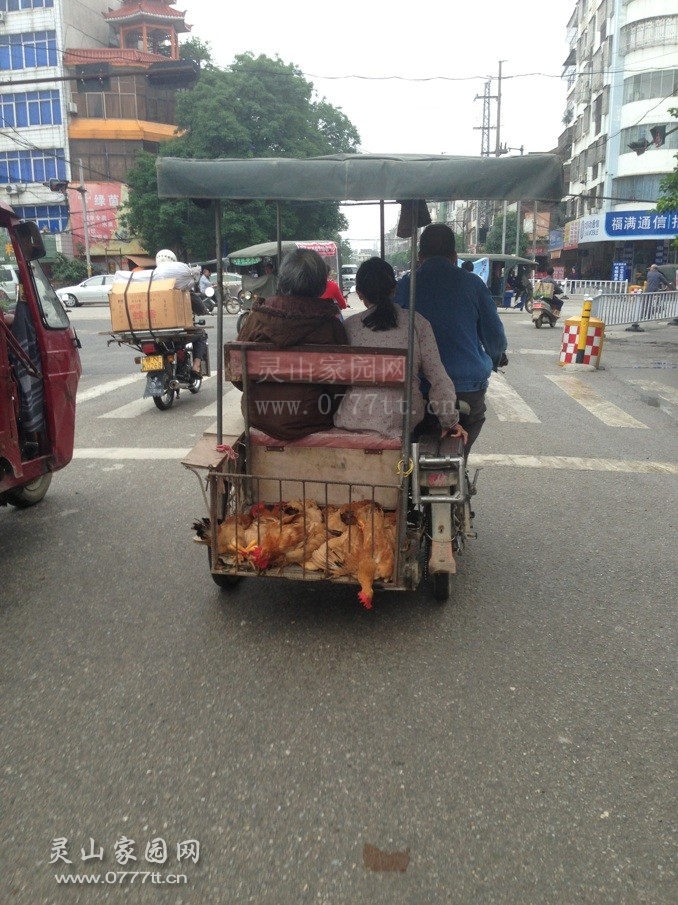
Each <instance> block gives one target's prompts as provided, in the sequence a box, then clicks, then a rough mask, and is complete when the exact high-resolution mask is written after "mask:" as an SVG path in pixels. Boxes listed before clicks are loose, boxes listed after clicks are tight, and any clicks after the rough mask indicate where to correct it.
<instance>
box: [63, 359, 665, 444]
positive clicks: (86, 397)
mask: <svg viewBox="0 0 678 905" xmlns="http://www.w3.org/2000/svg"><path fill="white" fill-rule="evenodd" d="M144 376H145V375H144V374H133V375H127V376H125V377H120V378H117V379H115V380H109V381H106V382H104V383H101V384H98V385H96V386H93V387H89V388H88V389H86V390H82V391H81V392H79V393H78V396H77V402H78V404H79V405H80V404H82V403H87V402H90V401H92V400H95V399H100V398H101V397H103V396H105V395H107V394H115V393H117V392H118V391H120V390H122V389H124V388H125V387H128V386H132V385H134V386H135V387H136V388H138V384H139V382H140V381H142V380H143V379H144ZM544 376H546V377H548V379H549V380H551V381H552V382H553V383H554V384H556V386H558V387H559V388H560V389H561V390H562V391H563V392H564V393H565V394H567V396H568V397H569V398H570V399H572V400H573V401H574V402H576V403H577V404H578V405H581V406H582V407H584V408H585V409H586V410H587V411H588V412H589V413H590V414H591V415H593V416H594V417H595V418H597V419H599V420H600V421H601V422H602V423H603V424H606V425H607V426H608V427H626V428H636V429H644V430H647V425H646V424H644V423H642V422H641V421H639V420H638V419H637V418H634V417H633V416H632V415H630V414H627V413H626V412H625V411H624V410H623V409H621V408H619V407H618V406H616V405H614V404H613V403H611V402H609V401H608V400H606V399H605V398H604V397H603V396H601V395H600V394H599V393H597V392H596V391H595V390H594V389H593V388H592V386H591V385H590V384H589V383H587V382H586V381H585V380H584V379H581V378H579V377H574V376H572V375H570V374H563V373H558V374H546V375H544ZM207 379H208V378H204V381H205V382H206V381H207ZM205 382H204V383H203V387H204V388H205V389H207V388H208V387H207V385H206V383H205ZM624 382H625V383H627V384H630V385H632V386H634V387H639V388H640V389H642V390H645V392H647V393H648V394H651V395H653V396H654V397H656V399H659V400H661V404H660V406H659V407H660V408H662V409H663V410H664V411H668V412H669V413H670V409H671V406H678V390H676V389H674V388H673V387H671V386H670V385H667V384H664V383H661V382H659V381H653V380H648V379H640V378H625V379H624ZM209 395H210V396H212V395H213V394H209ZM240 395H241V394H240V392H239V391H238V390H236V388H235V387H233V386H229V385H226V386H225V387H224V395H223V414H224V417H227V415H228V412H229V411H230V410H231V409H233V410H234V412H237V414H238V416H239V413H240V406H239V399H240ZM139 396H140V397H141V398H137V399H134V400H133V401H132V402H128V403H126V404H125V405H121V406H118V407H114V408H112V409H111V410H109V411H107V412H104V413H103V414H101V415H98V416H97V417H98V418H103V419H111V420H131V419H134V418H139V417H148V416H149V414H154V413H155V407H154V406H153V403H152V400H151V398H150V397H143V396H141V393H140V391H139ZM111 398H112V399H113V398H114V395H113V396H112V397H111ZM201 402H202V396H201V397H198V398H196V399H195V400H193V398H192V397H191V396H190V395H188V394H187V393H182V399H181V400H179V403H178V404H179V405H181V404H182V403H183V405H184V406H185V408H186V414H190V415H192V416H193V417H194V418H201V419H209V420H210V421H214V420H215V419H216V417H217V401H216V399H214V398H213V399H212V401H211V402H208V403H207V404H206V405H200V403H201ZM189 403H190V404H189ZM487 403H488V408H489V409H490V410H491V412H492V413H493V415H494V416H495V417H496V418H497V419H498V420H499V421H501V422H503V423H514V424H518V425H519V424H540V423H541V419H540V417H539V416H538V415H537V413H536V412H535V411H534V410H533V409H532V408H531V407H530V406H529V405H528V404H527V403H526V402H525V400H524V399H523V398H522V396H521V395H520V394H519V393H518V392H517V391H516V390H515V389H514V388H513V387H512V386H511V385H510V384H509V383H508V381H507V379H506V377H505V376H504V375H503V374H493V375H492V377H491V379H490V382H489V386H488V390H487ZM196 404H197V405H199V406H200V407H198V408H196ZM654 405H655V406H656V405H657V402H656V401H655V403H654Z"/></svg>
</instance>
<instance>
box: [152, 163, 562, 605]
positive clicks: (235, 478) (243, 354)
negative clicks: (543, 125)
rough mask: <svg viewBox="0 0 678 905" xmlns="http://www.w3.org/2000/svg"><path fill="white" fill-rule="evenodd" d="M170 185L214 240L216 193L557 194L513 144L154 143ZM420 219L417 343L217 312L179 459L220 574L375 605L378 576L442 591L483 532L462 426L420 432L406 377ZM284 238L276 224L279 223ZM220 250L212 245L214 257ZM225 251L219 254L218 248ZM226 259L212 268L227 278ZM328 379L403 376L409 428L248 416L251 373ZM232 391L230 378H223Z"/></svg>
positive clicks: (350, 196) (555, 166) (163, 181)
mask: <svg viewBox="0 0 678 905" xmlns="http://www.w3.org/2000/svg"><path fill="white" fill-rule="evenodd" d="M157 168H158V190H159V194H160V196H161V197H173V198H176V197H179V198H196V199H200V200H205V199H211V200H212V201H213V203H214V206H215V224H216V237H215V244H216V248H217V249H220V248H221V233H220V222H221V217H220V202H221V200H269V201H272V202H274V203H275V204H276V206H277V208H278V210H277V222H278V224H280V222H281V216H280V206H281V205H282V204H284V203H285V202H286V201H299V200H303V201H326V200H334V201H340V202H346V201H374V200H375V199H376V200H377V201H378V203H379V204H380V209H381V222H382V246H381V247H382V256H383V254H384V236H383V223H384V216H383V211H384V205H385V204H386V203H389V202H390V200H391V199H396V198H397V199H400V201H399V202H398V203H400V204H403V205H404V206H405V207H407V208H409V210H407V211H406V212H405V213H407V215H408V216H409V218H410V222H411V223H416V218H417V212H418V210H419V209H420V200H421V199H425V200H426V201H442V200H449V199H450V198H457V199H459V198H469V199H478V200H504V199H506V200H508V201H517V200H521V199H537V200H541V201H548V200H550V201H555V200H559V199H560V198H561V196H562V166H561V163H560V160H559V159H558V158H557V157H556V156H555V155H549V154H534V155H529V156H527V157H523V156H521V157H515V158H473V157H462V158H459V157H444V156H427V155H418V156H415V155H412V156H388V155H334V156H330V157H321V158H312V159H308V160H298V159H279V158H273V159H268V158H267V159H259V160H217V161H205V160H185V159H181V160H179V159H169V158H159V159H158V163H157ZM417 241H418V229H417V227H416V226H415V227H414V228H413V229H412V238H411V265H412V266H411V275H412V276H411V283H410V303H409V317H410V320H409V327H410V329H409V341H408V348H407V349H402V350H394V349H384V348H379V349H376V348H375V349H365V348H358V347H356V348H350V347H346V346H332V347H330V346H318V347H312V346H304V347H300V348H297V349H285V350H280V349H276V348H272V347H267V346H265V345H263V344H247V343H245V344H239V343H228V344H226V345H225V346H224V344H223V323H222V312H221V310H220V311H219V314H218V320H217V346H218V348H219V349H220V350H223V355H220V356H219V358H218V360H217V383H218V391H217V424H216V429H215V431H214V433H209V432H208V433H206V434H205V435H204V436H203V437H202V439H201V440H200V441H199V443H198V444H197V445H196V446H195V447H194V449H193V450H192V451H191V452H190V453H189V455H188V456H187V457H186V458H185V459H184V462H183V464H184V465H185V466H186V467H187V468H189V469H190V470H191V471H193V472H194V473H195V474H196V475H197V476H198V478H199V480H200V485H201V489H202V493H203V498H204V502H205V505H206V508H207V518H206V519H204V520H203V521H202V522H200V523H197V524H196V526H195V527H196V530H197V533H198V535H199V539H200V540H202V541H203V542H204V543H206V544H207V547H208V560H209V563H210V571H211V574H212V577H213V579H214V581H215V582H216V583H217V584H219V585H220V586H221V587H224V588H230V587H233V585H234V584H236V583H237V582H238V581H240V580H241V579H243V578H245V579H252V578H258V577H260V576H262V575H263V576H267V577H271V578H276V577H279V578H285V579H292V580H302V581H338V582H350V583H353V584H356V585H359V587H360V593H359V596H360V599H361V600H362V602H363V603H364V604H365V605H366V606H370V605H371V601H372V596H371V594H372V590H373V589H374V588H380V587H383V588H388V589H392V590H412V589H416V588H418V587H419V586H420V585H421V584H422V581H423V579H424V578H426V577H428V576H430V583H428V584H429V587H430V590H431V592H432V594H433V596H434V597H435V598H436V599H438V600H445V599H447V598H448V596H449V590H450V576H451V575H452V574H454V572H455V571H456V555H457V554H458V553H459V552H460V551H461V550H462V549H463V547H464V543H465V541H466V539H467V538H469V537H472V536H474V532H473V527H472V512H471V505H470V501H471V497H472V495H473V492H474V490H475V477H474V479H473V480H472V481H470V480H469V478H468V474H467V470H466V465H467V463H466V461H465V458H464V454H463V449H462V448H461V445H460V442H459V441H458V440H455V439H444V440H442V439H440V438H436V437H424V438H422V439H421V440H420V442H418V443H413V442H412V439H411V429H412V427H413V425H412V424H411V417H410V415H411V398H410V397H411V385H412V376H413V374H412V360H413V336H414V310H415V298H416V264H417ZM278 245H279V248H280V249H281V248H282V237H281V236H280V235H279V236H278ZM220 260H221V259H220V256H219V255H217V261H218V262H220ZM218 266H220V265H219V264H218ZM220 280H221V273H219V274H218V282H219V281H220ZM225 380H228V381H234V382H236V384H237V385H238V386H240V387H242V393H243V403H244V404H243V405H242V412H244V413H245V414H244V416H243V415H242V414H241V412H240V410H237V409H233V408H229V411H228V412H227V413H226V417H224V412H223V385H224V381H225ZM261 381H274V382H275V383H277V384H284V383H287V382H291V383H303V382H308V383H320V384H323V385H328V384H329V385H332V384H336V385H337V386H348V385H353V386H369V387H373V388H374V390H375V392H378V391H379V390H380V389H381V388H384V387H385V388H388V389H391V390H392V389H397V390H399V391H400V392H401V394H402V406H403V432H402V436H401V437H400V438H399V439H398V440H396V441H391V440H384V438H382V437H379V436H377V435H375V434H373V433H372V432H371V431H370V430H369V425H366V430H365V431H362V432H347V431H340V430H337V429H333V430H330V431H325V432H320V433H316V434H312V435H310V436H309V437H306V438H303V439H302V440H295V441H280V440H276V439H275V438H273V437H270V436H268V435H266V434H263V433H262V432H261V431H258V430H256V429H255V428H253V427H252V426H251V425H250V424H249V423H248V422H247V411H248V395H249V393H250V391H251V387H252V386H253V385H254V383H255V382H257V383H258V382H261ZM230 398H231V399H232V398H233V394H230Z"/></svg>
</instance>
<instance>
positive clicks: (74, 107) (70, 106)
mask: <svg viewBox="0 0 678 905" xmlns="http://www.w3.org/2000/svg"><path fill="white" fill-rule="evenodd" d="M68 112H69V113H73V114H76V113H77V112H78V105H77V104H76V103H75V101H69V102H68Z"/></svg>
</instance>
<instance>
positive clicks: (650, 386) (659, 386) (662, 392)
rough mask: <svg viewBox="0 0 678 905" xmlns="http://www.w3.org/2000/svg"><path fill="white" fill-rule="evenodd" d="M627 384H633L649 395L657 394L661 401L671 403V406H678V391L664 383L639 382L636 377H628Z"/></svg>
mask: <svg viewBox="0 0 678 905" xmlns="http://www.w3.org/2000/svg"><path fill="white" fill-rule="evenodd" d="M625 382H626V383H632V384H633V385H634V386H638V387H640V388H641V389H643V390H645V391H646V392H647V393H650V392H652V393H656V395H657V396H659V398H660V399H663V400H664V401H665V402H670V403H671V405H678V390H675V389H674V388H673V387H670V386H667V385H666V384H664V383H659V382H658V381H657V380H639V379H637V378H635V377H627V378H626V380H625Z"/></svg>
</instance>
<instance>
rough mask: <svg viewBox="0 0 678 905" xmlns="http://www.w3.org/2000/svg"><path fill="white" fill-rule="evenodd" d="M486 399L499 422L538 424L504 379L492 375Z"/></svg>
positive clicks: (531, 412) (532, 413)
mask: <svg viewBox="0 0 678 905" xmlns="http://www.w3.org/2000/svg"><path fill="white" fill-rule="evenodd" d="M487 398H488V399H489V401H490V404H491V405H492V408H493V409H494V412H495V414H496V416H497V418H498V419H499V420H500V421H515V422H518V423H519V424H539V423H540V421H539V418H537V416H536V415H535V413H534V412H533V411H532V409H531V408H530V407H529V405H528V404H527V403H526V402H525V401H524V400H523V399H522V397H521V396H520V395H519V394H518V393H517V392H516V391H515V390H514V389H513V387H511V386H509V384H508V383H507V382H506V378H505V377H498V376H497V375H495V374H493V375H492V378H491V379H490V383H489V386H488V388H487Z"/></svg>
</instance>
